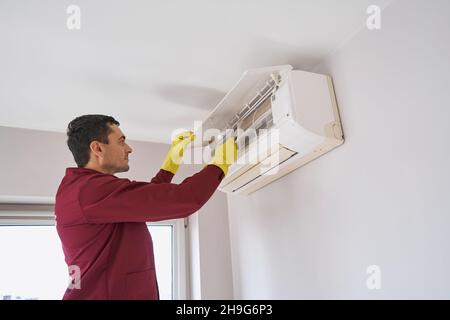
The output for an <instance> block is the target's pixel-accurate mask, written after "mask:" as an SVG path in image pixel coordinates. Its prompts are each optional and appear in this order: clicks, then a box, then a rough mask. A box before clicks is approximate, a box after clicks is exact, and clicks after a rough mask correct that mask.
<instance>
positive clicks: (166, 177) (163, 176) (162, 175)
mask: <svg viewBox="0 0 450 320" xmlns="http://www.w3.org/2000/svg"><path fill="white" fill-rule="evenodd" d="M173 176H174V174H173V173H172V172H170V171H166V170H164V169H160V170H159V171H158V173H157V174H156V176H154V177H153V178H152V180H151V181H150V182H151V183H163V182H167V183H170V182H171V181H172V178H173Z"/></svg>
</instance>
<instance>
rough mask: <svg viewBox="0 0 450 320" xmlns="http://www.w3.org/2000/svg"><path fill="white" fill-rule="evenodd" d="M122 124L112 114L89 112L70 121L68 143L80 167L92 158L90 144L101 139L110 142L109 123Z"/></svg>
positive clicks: (103, 141)
mask: <svg viewBox="0 0 450 320" xmlns="http://www.w3.org/2000/svg"><path fill="white" fill-rule="evenodd" d="M114 124H115V125H120V123H119V122H118V121H117V120H116V119H114V118H113V117H111V116H105V115H102V114H87V115H84V116H80V117H77V118H75V119H73V120H72V121H70V123H69V125H68V126H67V137H68V138H67V145H68V146H69V149H70V151H71V152H72V154H73V157H74V159H75V162H76V164H77V165H78V167H84V166H85V165H86V164H87V163H88V162H89V158H90V144H91V142H92V141H99V142H102V143H106V144H108V143H109V141H108V134H109V133H110V132H111V131H112V130H111V128H110V127H109V125H114Z"/></svg>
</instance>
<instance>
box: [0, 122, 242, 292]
mask: <svg viewBox="0 0 450 320" xmlns="http://www.w3.org/2000/svg"><path fill="white" fill-rule="evenodd" d="M122 130H123V131H124V133H125V134H126V132H127V128H122ZM129 144H130V145H131V147H132V148H133V152H132V154H131V155H130V171H129V172H126V173H120V174H118V176H120V177H126V178H129V179H131V180H138V181H149V180H150V179H151V178H152V177H153V176H154V175H155V174H156V173H157V172H158V170H159V167H160V166H161V163H162V161H163V160H164V157H165V156H166V153H167V151H168V149H169V146H168V145H165V144H159V143H150V142H141V141H129ZM0 150H2V152H1V155H2V156H1V157H0V177H1V179H0V198H1V197H5V196H8V197H9V196H38V197H54V196H55V194H56V190H57V188H58V186H59V183H60V181H61V179H62V177H63V176H64V173H65V169H66V168H67V167H75V166H76V164H75V162H74V160H73V157H72V154H71V153H70V151H69V149H68V147H67V145H66V135H65V134H64V133H56V132H46V131H38V130H28V129H18V128H9V127H2V126H0ZM201 167H202V166H200V165H197V166H195V165H188V164H185V165H182V166H181V167H180V170H179V171H178V172H177V174H176V175H175V177H174V180H173V182H175V183H179V182H181V181H182V180H183V179H184V178H186V177H187V176H190V175H192V174H194V173H195V172H197V171H198V170H200V169H201ZM190 218H193V219H190V220H191V221H190V223H189V225H190V229H191V230H192V232H191V233H194V238H195V239H196V242H195V241H194V244H195V243H196V245H194V247H193V248H192V251H191V253H192V255H193V259H192V260H191V261H192V263H193V266H192V267H190V268H189V267H188V270H189V269H190V270H191V271H192V272H191V273H189V274H188V277H191V278H192V279H188V280H190V282H192V285H193V288H192V291H193V292H194V293H191V292H187V294H188V296H189V294H191V295H192V297H193V298H202V299H226V298H231V297H232V294H233V290H232V273H231V256H230V247H229V232H228V216H227V202H226V197H225V195H224V194H223V193H221V192H217V193H216V194H214V196H213V198H212V199H211V200H210V201H209V202H208V203H207V205H205V206H204V207H203V208H202V209H201V210H200V211H199V212H198V213H197V214H195V217H193V216H191V217H190ZM200 284H201V288H200V287H199V285H200Z"/></svg>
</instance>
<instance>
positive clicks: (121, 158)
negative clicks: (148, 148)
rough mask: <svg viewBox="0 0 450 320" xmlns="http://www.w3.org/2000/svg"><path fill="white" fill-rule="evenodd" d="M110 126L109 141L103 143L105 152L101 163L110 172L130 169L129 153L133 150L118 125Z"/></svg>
mask: <svg viewBox="0 0 450 320" xmlns="http://www.w3.org/2000/svg"><path fill="white" fill-rule="evenodd" d="M110 128H111V130H112V131H111V132H110V134H109V135H108V142H109V143H108V144H102V147H103V148H104V152H103V158H101V159H100V161H101V163H100V165H101V166H102V167H103V168H104V169H106V170H107V171H108V172H110V173H117V172H126V171H128V170H129V169H130V166H129V165H128V155H129V154H130V153H131V152H132V151H133V150H132V149H131V147H130V146H129V145H128V144H127V143H126V142H125V135H124V134H123V133H122V130H120V128H119V127H118V126H117V125H110Z"/></svg>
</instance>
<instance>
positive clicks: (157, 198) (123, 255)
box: [55, 115, 236, 299]
mask: <svg viewBox="0 0 450 320" xmlns="http://www.w3.org/2000/svg"><path fill="white" fill-rule="evenodd" d="M119 125H120V124H119V122H118V121H116V120H115V119H114V118H113V117H110V116H105V115H84V116H81V117H78V118H76V119H74V120H72V121H71V122H70V124H69V126H68V129H67V135H68V140H67V144H68V146H69V149H70V151H71V152H72V154H73V156H74V159H75V162H76V164H77V166H78V167H77V168H67V169H66V174H65V176H64V178H63V179H62V181H61V184H60V186H59V188H58V191H57V194H56V204H55V215H56V221H57V225H56V228H57V231H58V234H59V237H60V239H61V242H62V246H63V250H64V254H65V260H66V263H67V265H68V266H69V270H71V272H72V271H73V274H71V276H72V277H73V280H74V282H73V283H71V285H69V287H68V289H67V290H66V293H65V295H64V298H63V299H159V293H158V284H157V279H156V274H155V262H154V257H153V245H152V239H151V236H150V233H149V232H148V228H147V226H146V223H145V222H148V221H160V220H167V219H176V218H185V217H187V216H189V215H191V214H192V213H194V212H196V211H197V210H199V209H200V208H201V207H202V206H203V205H204V204H205V203H206V202H207V201H208V199H209V198H210V197H211V196H212V194H213V193H214V191H215V190H216V189H217V187H218V185H219V184H220V181H221V180H222V179H223V177H224V176H225V175H226V174H227V170H228V167H229V166H230V164H231V163H232V162H233V161H235V160H236V143H235V142H234V139H233V138H230V139H228V140H227V141H226V142H225V144H222V145H221V146H219V147H218V148H217V149H216V152H215V155H214V157H213V159H212V161H211V162H210V163H209V164H208V165H206V166H205V167H204V168H203V169H202V170H201V171H200V172H198V173H196V174H195V175H193V176H191V177H189V178H186V179H185V180H184V181H183V182H182V183H180V184H173V183H171V180H172V178H173V176H174V174H175V173H176V172H177V170H178V167H179V164H180V160H181V157H182V155H183V152H184V149H185V148H186V146H187V144H188V143H189V142H191V141H192V140H193V139H194V138H195V136H194V135H193V133H192V132H190V131H189V132H184V133H183V134H180V135H178V136H176V137H175V139H174V141H173V142H172V145H171V146H170V149H169V152H168V154H167V156H166V159H165V160H164V162H163V164H162V166H161V169H160V171H159V172H158V173H157V174H156V176H155V177H154V178H153V179H152V180H151V181H150V182H137V181H130V180H129V179H120V178H118V177H116V176H114V174H115V173H117V172H125V171H128V170H129V165H128V160H129V154H130V153H131V152H132V149H131V147H130V146H129V145H128V144H127V143H126V142H125V136H124V134H123V133H122V131H121V130H120V128H119ZM77 277H79V279H77Z"/></svg>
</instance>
